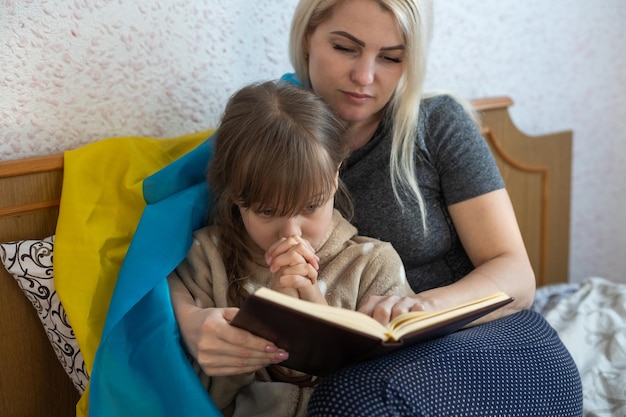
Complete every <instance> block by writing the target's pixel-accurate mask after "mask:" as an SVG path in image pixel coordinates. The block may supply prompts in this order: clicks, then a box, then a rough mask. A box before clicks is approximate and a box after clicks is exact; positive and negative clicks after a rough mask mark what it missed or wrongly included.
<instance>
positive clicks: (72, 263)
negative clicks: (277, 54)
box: [54, 131, 212, 415]
mask: <svg viewBox="0 0 626 417" xmlns="http://www.w3.org/2000/svg"><path fill="white" fill-rule="evenodd" d="M211 132H212V131H204V132H198V133H192V134H188V135H184V136H179V137H175V138H168V139H157V138H145V137H121V138H111V139H104V140H101V141H98V142H95V143H92V144H89V145H86V146H84V147H81V148H79V149H76V150H72V151H67V152H66V153H65V157H64V159H65V162H64V176H63V193H62V195H61V208H60V213H59V220H58V223H57V229H56V240H55V247H54V279H55V286H56V289H57V292H58V294H59V298H60V299H61V303H62V304H63V307H64V308H65V311H66V313H67V316H68V320H69V322H70V324H71V326H72V328H73V330H74V332H75V334H76V339H77V341H78V345H79V346H80V350H81V352H82V354H83V357H84V359H85V366H86V370H87V372H88V373H89V374H91V370H92V366H93V361H94V357H95V354H96V349H97V348H98V345H99V342H100V337H101V334H102V330H103V328H104V321H105V319H106V315H107V310H108V306H109V302H110V299H111V295H112V293H113V289H114V287H115V282H116V279H117V275H118V273H119V270H120V267H121V264H122V261H123V260H124V256H125V254H126V251H127V249H128V246H129V245H130V241H131V239H132V236H133V233H134V231H135V229H136V227H137V224H138V223H139V219H140V217H141V214H142V211H143V208H144V207H145V204H146V203H145V201H144V199H143V192H142V183H143V180H144V178H146V177H148V176H150V175H151V174H153V173H154V172H156V171H158V170H159V169H161V168H163V167H164V166H166V165H167V164H169V163H171V162H172V161H174V160H176V159H178V158H179V157H181V156H182V155H184V154H186V153H187V152H189V151H191V150H192V149H194V148H195V147H197V146H198V145H200V144H201V143H202V142H203V141H204V140H206V139H207V138H208V137H209V135H210V134H211ZM85 398H86V395H83V398H82V399H81V403H83V404H82V406H80V405H79V410H78V411H79V412H81V407H82V408H83V410H82V412H84V413H85V415H86V405H85V403H84V402H83V400H84V399H85Z"/></svg>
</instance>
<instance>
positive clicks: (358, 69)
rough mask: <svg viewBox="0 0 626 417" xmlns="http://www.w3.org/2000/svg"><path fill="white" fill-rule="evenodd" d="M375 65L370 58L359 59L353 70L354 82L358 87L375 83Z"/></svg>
mask: <svg viewBox="0 0 626 417" xmlns="http://www.w3.org/2000/svg"><path fill="white" fill-rule="evenodd" d="M374 71H375V63H374V60H372V59H370V58H368V57H362V58H360V59H357V60H356V61H355V63H354V67H353V68H352V74H351V78H352V81H354V82H355V83H357V84H358V85H369V84H371V83H372V82H374Z"/></svg>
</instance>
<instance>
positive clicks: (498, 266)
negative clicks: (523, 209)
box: [360, 189, 535, 324]
mask: <svg viewBox="0 0 626 417" xmlns="http://www.w3.org/2000/svg"><path fill="white" fill-rule="evenodd" d="M448 209H449V211H450V216H451V217H452V221H453V222H454V226H455V227H456V230H457V233H458V235H459V238H460V239H461V242H462V244H463V247H464V248H465V250H466V252H467V254H468V256H469V258H470V260H471V261H472V264H473V265H474V266H475V269H474V270H473V271H472V272H470V273H469V274H467V275H466V276H465V277H463V278H462V279H460V280H459V281H457V282H455V283H454V284H450V285H447V286H444V287H439V288H433V289H430V290H427V291H423V292H421V293H419V294H416V295H414V296H412V297H394V296H387V297H376V296H372V297H370V299H368V301H367V303H365V305H364V306H363V307H362V308H361V309H360V310H361V311H362V312H364V313H366V314H369V315H371V316H373V317H375V318H378V319H379V320H380V321H382V322H384V321H386V320H389V319H390V318H393V317H396V316H398V315H400V314H402V313H404V312H407V311H410V310H413V311H420V310H428V311H435V310H442V309H446V308H449V307H453V306H455V305H459V304H463V303H466V302H469V301H471V300H473V299H477V298H481V297H485V296H487V295H489V294H492V293H494V292H498V291H503V292H505V293H507V294H508V295H510V296H512V297H514V298H515V301H514V302H513V303H510V304H508V305H507V306H505V307H503V308H501V309H498V310H497V311H495V312H493V313H491V314H489V315H487V316H484V317H482V318H481V319H479V320H476V321H475V322H473V323H472V324H478V323H483V322H487V321H490V320H493V319H495V318H498V317H502V316H506V315H508V314H512V313H515V312H517V311H519V310H522V309H526V308H528V307H529V306H530V305H531V303H532V300H533V297H534V293H535V275H534V272H533V270H532V266H531V265H530V261H529V260H528V255H527V253H526V248H525V247H524V242H523V241H522V236H521V233H520V231H519V227H518V226H517V220H516V218H515V213H514V211H513V207H512V205H511V201H510V199H509V195H508V193H507V192H506V190H505V189H500V190H496V191H492V192H490V193H487V194H483V195H481V196H478V197H475V198H472V199H469V200H467V201H463V202H461V203H457V204H453V205H451V206H449V207H448ZM381 318H382V319H381Z"/></svg>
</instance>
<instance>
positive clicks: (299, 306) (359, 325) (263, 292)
mask: <svg viewBox="0 0 626 417" xmlns="http://www.w3.org/2000/svg"><path fill="white" fill-rule="evenodd" d="M254 295H256V296H259V297H262V298H265V299H267V300H270V301H273V302H275V303H278V304H282V305H284V306H286V307H289V308H291V309H293V310H297V311H300V312H303V313H306V314H310V315H312V316H315V317H319V318H322V319H325V320H327V321H331V322H333V323H337V324H340V325H342V326H344V327H348V328H351V329H353V330H356V331H360V332H362V333H366V334H369V335H372V336H375V337H378V338H380V339H383V340H386V339H387V337H386V335H387V334H388V333H390V332H389V330H388V329H387V327H385V326H383V325H382V324H380V323H379V322H377V321H376V320H374V319H373V318H372V317H370V316H368V315H366V314H363V313H359V312H358V311H354V310H348V309H345V308H341V307H335V306H329V305H324V304H317V303H313V302H310V301H306V300H301V299H299V298H295V297H291V296H289V295H285V294H282V293H279V292H277V291H273V290H270V289H269V288H259V289H258V290H256V292H255V293H254Z"/></svg>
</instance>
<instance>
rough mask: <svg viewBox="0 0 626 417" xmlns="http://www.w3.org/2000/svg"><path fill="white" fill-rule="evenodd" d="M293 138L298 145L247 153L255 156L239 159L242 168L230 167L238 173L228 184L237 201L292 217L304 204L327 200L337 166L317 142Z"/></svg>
mask: <svg viewBox="0 0 626 417" xmlns="http://www.w3.org/2000/svg"><path fill="white" fill-rule="evenodd" d="M293 141H294V143H299V144H300V145H299V146H293V145H294V144H293V143H292V144H291V146H288V147H284V148H283V149H280V148H281V147H280V146H278V147H276V149H273V151H272V152H267V151H264V150H259V151H258V152H256V153H255V152H251V153H249V155H255V156H256V157H251V158H249V160H247V161H241V162H242V163H243V166H242V167H241V168H242V169H240V170H234V171H235V172H239V173H240V174H241V175H239V176H238V177H237V178H233V180H234V183H232V184H231V186H233V191H234V192H235V194H236V201H237V202H238V204H241V205H242V206H243V207H246V208H253V209H255V210H258V209H271V210H274V211H275V213H276V215H278V216H294V215H296V214H297V213H299V212H300V211H302V210H303V209H304V208H305V207H307V206H310V205H322V204H324V203H326V202H327V201H328V199H329V198H330V197H331V196H332V195H333V193H334V192H335V187H336V185H335V178H336V174H337V170H338V167H336V166H335V164H334V163H333V161H332V160H331V159H330V158H329V157H328V155H327V152H326V151H325V150H324V149H323V148H322V147H321V146H320V145H319V144H315V143H312V142H310V141H306V140H301V139H298V138H294V139H293ZM274 145H276V144H274ZM268 167H271V168H270V169H268Z"/></svg>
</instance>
